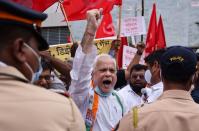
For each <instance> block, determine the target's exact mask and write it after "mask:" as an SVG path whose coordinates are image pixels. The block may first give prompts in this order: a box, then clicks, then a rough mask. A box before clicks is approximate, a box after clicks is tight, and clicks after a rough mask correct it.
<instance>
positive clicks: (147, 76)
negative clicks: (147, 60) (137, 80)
mask: <svg viewBox="0 0 199 131" xmlns="http://www.w3.org/2000/svg"><path fill="white" fill-rule="evenodd" d="M151 77H152V75H151V71H150V70H146V72H145V74H144V78H145V80H146V81H147V83H148V84H150V83H151Z"/></svg>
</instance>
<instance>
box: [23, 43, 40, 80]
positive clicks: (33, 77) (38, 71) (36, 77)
mask: <svg viewBox="0 0 199 131" xmlns="http://www.w3.org/2000/svg"><path fill="white" fill-rule="evenodd" d="M24 45H25V46H26V47H27V48H29V49H30V50H31V51H32V53H33V54H34V55H35V56H36V57H37V60H38V65H39V67H38V69H37V71H36V72H34V71H33V70H32V68H31V66H30V65H29V64H28V63H26V65H27V67H28V68H29V70H30V71H31V73H32V78H31V83H34V82H35V81H38V80H39V76H40V75H41V73H42V71H43V68H42V65H41V57H40V56H39V55H38V54H37V53H36V52H35V51H34V50H33V49H32V48H31V47H30V46H29V45H28V44H26V43H25V44H24Z"/></svg>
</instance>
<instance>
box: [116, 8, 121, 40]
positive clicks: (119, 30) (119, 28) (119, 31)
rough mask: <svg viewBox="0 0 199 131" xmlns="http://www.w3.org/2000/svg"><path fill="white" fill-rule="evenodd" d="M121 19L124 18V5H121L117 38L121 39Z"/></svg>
mask: <svg viewBox="0 0 199 131" xmlns="http://www.w3.org/2000/svg"><path fill="white" fill-rule="evenodd" d="M121 19H122V6H121V5H119V17H118V20H119V21H118V23H119V24H118V32H117V40H120V33H121Z"/></svg>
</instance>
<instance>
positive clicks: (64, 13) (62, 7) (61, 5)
mask: <svg viewBox="0 0 199 131" xmlns="http://www.w3.org/2000/svg"><path fill="white" fill-rule="evenodd" d="M59 3H60V7H61V11H62V14H63V15H64V18H65V20H66V24H67V26H68V29H69V31H70V37H71V40H72V43H74V42H75V40H74V37H73V35H72V34H73V33H72V30H71V28H70V25H69V21H68V18H67V15H66V12H65V10H64V6H63V4H62V1H61V0H59Z"/></svg>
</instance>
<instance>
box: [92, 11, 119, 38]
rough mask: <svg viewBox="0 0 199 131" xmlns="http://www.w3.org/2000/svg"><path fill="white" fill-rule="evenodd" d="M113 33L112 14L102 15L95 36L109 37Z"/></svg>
mask: <svg viewBox="0 0 199 131" xmlns="http://www.w3.org/2000/svg"><path fill="white" fill-rule="evenodd" d="M114 35H115V29H114V25H113V21H112V16H111V14H110V13H107V14H105V15H104V16H103V19H102V21H101V24H100V26H99V27H98V29H97V33H96V38H104V37H111V36H114Z"/></svg>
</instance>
